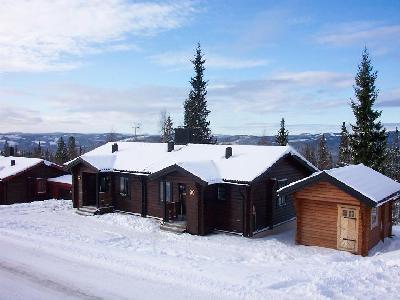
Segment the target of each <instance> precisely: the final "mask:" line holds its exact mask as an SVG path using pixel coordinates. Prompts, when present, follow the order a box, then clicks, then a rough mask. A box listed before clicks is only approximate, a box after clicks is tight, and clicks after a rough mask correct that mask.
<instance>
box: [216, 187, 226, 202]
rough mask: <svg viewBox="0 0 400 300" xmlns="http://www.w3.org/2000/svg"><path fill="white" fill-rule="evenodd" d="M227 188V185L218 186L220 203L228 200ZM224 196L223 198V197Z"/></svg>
mask: <svg viewBox="0 0 400 300" xmlns="http://www.w3.org/2000/svg"><path fill="white" fill-rule="evenodd" d="M227 193H228V192H227V186H226V184H218V186H217V200H218V201H219V202H224V201H226V199H227ZM222 194H223V197H221V195H222Z"/></svg>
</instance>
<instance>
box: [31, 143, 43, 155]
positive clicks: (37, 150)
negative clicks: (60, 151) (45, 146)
mask: <svg viewBox="0 0 400 300" xmlns="http://www.w3.org/2000/svg"><path fill="white" fill-rule="evenodd" d="M32 156H33V157H36V158H42V157H43V150H42V145H41V143H40V141H39V143H38V146H37V147H35V148H34V149H33V155H32Z"/></svg>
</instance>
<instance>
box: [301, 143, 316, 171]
mask: <svg viewBox="0 0 400 300" xmlns="http://www.w3.org/2000/svg"><path fill="white" fill-rule="evenodd" d="M301 152H302V155H303V156H304V157H305V159H307V160H308V161H309V162H310V163H312V164H313V165H314V166H317V165H318V164H317V158H316V155H315V149H314V147H313V146H312V145H311V144H310V143H307V144H306V145H305V146H304V147H303V149H302V151H301Z"/></svg>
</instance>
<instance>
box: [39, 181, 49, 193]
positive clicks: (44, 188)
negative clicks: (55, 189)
mask: <svg viewBox="0 0 400 300" xmlns="http://www.w3.org/2000/svg"><path fill="white" fill-rule="evenodd" d="M37 192H38V194H44V193H46V192H47V184H46V179H38V180H37Z"/></svg>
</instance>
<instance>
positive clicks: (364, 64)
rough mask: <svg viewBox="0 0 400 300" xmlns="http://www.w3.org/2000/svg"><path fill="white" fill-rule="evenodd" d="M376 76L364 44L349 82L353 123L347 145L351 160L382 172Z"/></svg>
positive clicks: (383, 141) (382, 145)
mask: <svg viewBox="0 0 400 300" xmlns="http://www.w3.org/2000/svg"><path fill="white" fill-rule="evenodd" d="M376 78H377V72H376V71H374V70H373V66H372V64H371V59H370V58H369V54H368V50H367V48H365V49H364V51H363V54H362V59H361V63H360V64H359V66H358V72H357V75H356V77H355V85H354V86H353V88H354V93H355V99H351V108H352V110H353V113H354V116H355V118H356V123H355V125H351V127H352V129H353V134H352V135H351V138H350V146H351V149H352V157H353V161H354V163H356V164H358V163H363V164H364V165H366V166H369V167H371V168H373V169H375V170H377V171H380V172H382V171H384V170H383V169H384V162H385V158H386V131H385V129H384V128H383V126H382V124H381V122H380V120H379V118H380V116H381V113H382V111H378V110H375V109H374V108H373V106H374V104H375V101H376V99H377V97H378V90H377V89H376V87H375V80H376Z"/></svg>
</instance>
